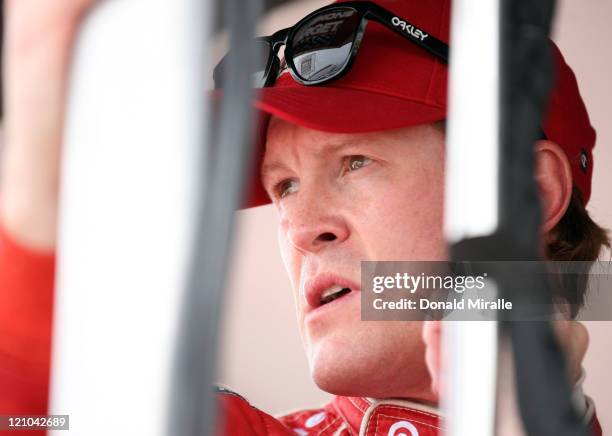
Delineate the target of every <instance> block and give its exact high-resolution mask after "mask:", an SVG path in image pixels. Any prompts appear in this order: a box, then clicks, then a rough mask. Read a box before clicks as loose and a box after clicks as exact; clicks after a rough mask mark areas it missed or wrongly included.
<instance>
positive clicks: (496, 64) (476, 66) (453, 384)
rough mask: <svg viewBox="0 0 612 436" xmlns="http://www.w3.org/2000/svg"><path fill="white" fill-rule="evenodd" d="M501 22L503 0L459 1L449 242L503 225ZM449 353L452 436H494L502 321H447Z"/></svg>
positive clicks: (447, 400)
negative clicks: (499, 335)
mask: <svg viewBox="0 0 612 436" xmlns="http://www.w3.org/2000/svg"><path fill="white" fill-rule="evenodd" d="M500 21H501V20H500V0H487V1H485V2H483V1H480V0H456V1H454V2H453V11H452V23H451V29H452V34H451V41H450V47H451V59H450V89H449V126H448V127H449V130H448V143H447V166H446V199H445V206H446V219H445V232H446V236H447V240H448V241H449V242H450V243H456V242H459V241H461V240H463V239H467V238H473V237H478V236H487V235H490V234H492V233H493V232H495V230H496V229H497V226H498V221H499V217H498V211H499V205H498V203H499V200H498V189H499V118H500V115H499V112H500V109H499V100H500V91H499V90H500V87H499V79H500ZM480 260H486V259H480ZM443 350H444V354H443V359H444V361H445V362H446V364H445V368H446V372H445V374H444V376H445V378H444V380H445V392H444V393H443V398H442V400H443V408H444V410H445V414H446V416H447V424H446V428H447V430H446V434H447V435H450V436H465V435H470V436H490V435H492V434H493V433H494V423H495V387H496V369H497V322H494V321H467V322H464V321H449V322H447V323H445V325H444V329H443Z"/></svg>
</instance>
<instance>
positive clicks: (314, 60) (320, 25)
mask: <svg viewBox="0 0 612 436" xmlns="http://www.w3.org/2000/svg"><path fill="white" fill-rule="evenodd" d="M358 26H359V17H358V14H357V11H355V10H354V9H351V8H338V9H333V10H330V11H326V12H322V13H321V14H319V15H316V16H314V17H312V18H311V19H310V20H308V21H306V22H305V23H303V24H302V25H301V26H300V27H299V28H298V29H296V31H295V33H294V36H293V40H292V45H291V49H292V51H293V64H294V65H295V69H296V71H295V72H296V73H297V74H298V75H299V76H300V78H301V79H302V80H304V81H312V82H316V81H320V80H324V79H327V78H330V77H333V76H335V75H336V74H338V73H339V72H340V71H342V69H343V68H344V66H345V65H346V64H347V62H348V60H349V57H350V53H351V48H352V46H353V41H354V40H355V33H356V32H357V28H358Z"/></svg>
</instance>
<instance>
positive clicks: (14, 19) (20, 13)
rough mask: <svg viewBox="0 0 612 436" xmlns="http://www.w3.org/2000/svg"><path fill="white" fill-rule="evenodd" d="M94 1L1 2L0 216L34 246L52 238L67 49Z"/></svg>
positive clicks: (40, 246)
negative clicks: (0, 122) (0, 116)
mask: <svg viewBox="0 0 612 436" xmlns="http://www.w3.org/2000/svg"><path fill="white" fill-rule="evenodd" d="M93 1H94V0H8V1H5V36H4V44H5V46H4V83H3V84H2V85H3V87H4V97H5V103H4V104H5V106H4V112H5V119H4V147H3V156H2V169H1V177H2V178H1V182H0V183H1V184H0V218H1V219H2V223H3V225H4V228H5V229H6V231H8V233H9V234H10V235H11V236H12V237H13V238H15V239H17V240H18V241H20V242H21V243H23V244H25V245H27V246H29V247H31V248H37V249H52V248H53V247H54V246H55V242H56V226H57V211H58V204H57V203H58V184H59V162H60V145H61V143H62V129H63V123H64V108H65V102H66V89H67V83H68V73H69V67H70V59H71V53H72V48H73V43H74V38H75V35H76V30H77V28H78V25H79V22H80V21H81V19H82V17H83V16H84V14H85V12H86V11H87V9H88V7H90V6H91V4H92V3H93Z"/></svg>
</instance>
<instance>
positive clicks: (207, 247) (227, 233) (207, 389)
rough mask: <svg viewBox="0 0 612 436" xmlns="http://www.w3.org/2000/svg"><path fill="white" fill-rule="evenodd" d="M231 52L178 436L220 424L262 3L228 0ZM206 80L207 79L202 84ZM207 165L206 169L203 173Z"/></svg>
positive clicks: (201, 212)
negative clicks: (228, 287)
mask: <svg viewBox="0 0 612 436" xmlns="http://www.w3.org/2000/svg"><path fill="white" fill-rule="evenodd" d="M223 6H224V7H225V8H226V10H225V16H226V17H227V23H228V30H229V34H230V45H231V50H230V51H229V54H228V57H227V59H226V62H227V68H226V69H225V74H226V77H225V78H224V81H225V83H228V84H231V86H227V87H226V88H225V90H224V95H223V101H222V106H221V112H220V119H217V120H216V121H215V122H211V123H209V125H210V128H211V129H212V131H213V134H212V135H211V137H212V144H213V145H212V147H209V153H208V155H204V154H203V156H202V157H203V159H202V162H201V163H200V167H201V168H202V169H203V173H205V174H206V175H207V176H208V177H207V178H206V179H205V180H204V179H203V180H201V183H200V186H202V187H203V189H202V191H201V196H200V204H199V205H198V214H197V218H196V220H197V221H196V223H197V229H196V238H195V245H194V253H193V255H192V260H191V262H192V263H191V272H190V276H189V283H188V289H187V293H186V297H185V299H184V301H183V307H182V312H181V318H180V320H179V322H180V325H179V338H178V345H177V350H176V355H175V356H176V357H175V359H176V360H175V365H174V373H173V384H172V386H171V404H170V415H169V420H168V428H167V433H168V434H169V435H172V436H177V435H178V436H196V435H197V436H202V435H208V434H213V433H214V429H215V428H217V427H216V426H217V425H218V423H217V422H216V418H217V410H216V402H215V398H214V395H213V387H212V382H213V378H214V374H215V368H216V350H217V340H218V337H217V336H218V324H219V316H220V315H219V314H220V312H221V309H222V301H223V292H224V290H225V276H226V272H227V267H228V260H229V259H230V243H231V236H232V229H233V224H234V214H235V210H236V209H237V208H238V207H239V205H240V203H241V200H242V196H243V188H244V183H245V180H246V174H247V173H248V171H249V170H250V169H251V168H250V167H251V166H250V165H249V162H250V161H251V152H250V149H251V147H250V146H251V144H252V138H253V133H252V131H253V126H254V122H253V110H252V104H251V99H252V92H253V90H252V87H251V73H250V72H251V71H255V65H257V61H258V59H257V57H258V54H259V53H258V51H257V50H256V49H255V47H253V36H254V33H255V25H256V23H257V21H258V18H259V15H260V12H261V1H260V0H248V1H240V0H227V1H225V2H224V3H223ZM204 82H205V80H202V83H204ZM204 170H205V171H204Z"/></svg>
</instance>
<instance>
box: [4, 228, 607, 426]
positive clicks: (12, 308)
mask: <svg viewBox="0 0 612 436" xmlns="http://www.w3.org/2000/svg"><path fill="white" fill-rule="evenodd" d="M54 274H55V256H54V253H40V252H35V251H32V250H29V249H27V248H25V247H23V246H21V245H20V244H18V243H16V242H15V241H13V240H12V239H11V238H10V237H8V236H7V234H6V232H5V231H4V228H2V227H1V226H0V415H45V414H47V410H48V393H49V374H50V370H49V364H50V358H51V321H52V320H51V316H52V312H53V311H52V308H53V283H54ZM217 401H218V405H219V413H220V416H219V419H218V421H219V428H218V430H217V434H219V435H232V436H233V435H245V436H248V435H258V436H259V435H272V436H285V435H287V436H288V435H294V436H295V435H330V436H332V435H338V436H339V435H343V436H344V435H367V436H374V435H388V436H393V435H397V436H399V435H406V436H436V435H438V434H439V430H440V428H441V425H440V418H439V416H438V415H437V414H436V411H435V410H434V409H432V408H429V407H427V406H424V405H420V404H415V403H410V402H406V401H401V400H393V401H391V400H374V399H366V398H350V397H335V398H334V400H333V401H332V402H330V403H329V404H327V405H325V406H323V407H321V408H318V409H312V410H303V411H299V412H295V413H291V414H288V415H285V416H282V417H279V418H274V417H272V416H271V415H268V414H267V413H264V412H262V411H260V410H258V409H257V408H255V407H252V406H251V405H250V404H249V403H248V402H247V401H246V400H245V399H244V398H242V397H241V396H239V395H238V394H235V393H233V392H231V391H227V390H220V391H219V393H218V394H217ZM590 425H591V428H592V434H593V435H594V436H601V435H602V431H601V428H600V426H599V423H598V421H597V418H596V417H595V415H593V416H592V418H591V419H590ZM10 434H11V435H13V436H17V435H20V434H23V435H25V436H35V435H39V436H41V435H43V434H44V432H43V431H27V432H25V431H24V432H22V431H11V432H10Z"/></svg>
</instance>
